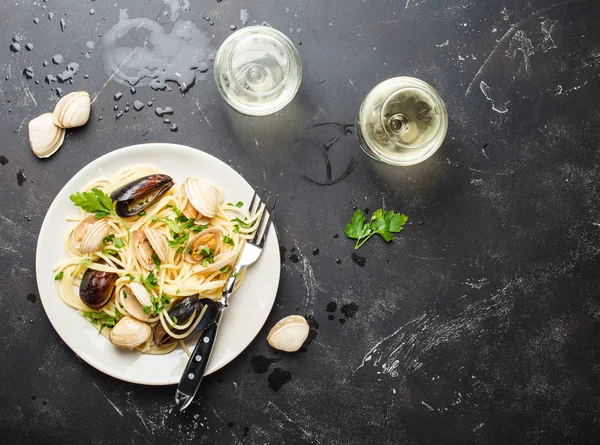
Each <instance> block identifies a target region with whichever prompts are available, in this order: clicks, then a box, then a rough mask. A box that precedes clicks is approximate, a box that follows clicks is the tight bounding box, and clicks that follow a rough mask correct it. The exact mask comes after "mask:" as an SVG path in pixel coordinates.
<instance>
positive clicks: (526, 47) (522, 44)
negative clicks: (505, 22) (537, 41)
mask: <svg viewBox="0 0 600 445" xmlns="http://www.w3.org/2000/svg"><path fill="white" fill-rule="evenodd" d="M517 51H521V53H522V54H523V61H524V62H525V72H529V66H530V65H529V58H530V57H531V56H533V55H534V54H535V51H534V50H533V45H532V44H531V39H530V38H529V37H527V34H526V33H525V31H523V30H519V31H517V32H515V35H513V36H512V39H511V40H510V44H509V47H508V50H506V55H507V57H510V58H511V59H514V58H515V57H516V56H517Z"/></svg>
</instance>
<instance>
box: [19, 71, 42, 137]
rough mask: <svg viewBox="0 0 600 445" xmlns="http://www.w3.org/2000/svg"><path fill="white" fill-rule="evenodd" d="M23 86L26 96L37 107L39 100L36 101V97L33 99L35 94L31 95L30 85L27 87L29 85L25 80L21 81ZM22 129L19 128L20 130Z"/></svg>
mask: <svg viewBox="0 0 600 445" xmlns="http://www.w3.org/2000/svg"><path fill="white" fill-rule="evenodd" d="M21 84H22V85H23V90H25V94H26V95H27V97H29V98H30V99H31V101H32V102H33V103H34V104H35V106H36V107H37V104H38V103H37V100H35V97H33V94H32V93H31V90H30V89H29V85H27V83H25V81H24V80H23V79H21ZM20 129H21V128H20V127H19V130H20Z"/></svg>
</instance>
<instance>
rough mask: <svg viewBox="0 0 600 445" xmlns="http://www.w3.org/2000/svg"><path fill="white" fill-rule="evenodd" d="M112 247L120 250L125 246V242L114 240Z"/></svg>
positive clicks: (118, 239) (119, 239)
mask: <svg viewBox="0 0 600 445" xmlns="http://www.w3.org/2000/svg"><path fill="white" fill-rule="evenodd" d="M113 245H114V246H115V247H116V248H117V249H121V248H123V247H124V246H125V242H124V241H123V240H122V239H121V238H115V240H114V241H113Z"/></svg>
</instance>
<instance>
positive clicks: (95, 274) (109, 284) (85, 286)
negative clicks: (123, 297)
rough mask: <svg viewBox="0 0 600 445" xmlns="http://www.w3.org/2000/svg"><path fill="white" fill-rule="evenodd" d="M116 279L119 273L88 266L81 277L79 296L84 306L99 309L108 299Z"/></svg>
mask: <svg viewBox="0 0 600 445" xmlns="http://www.w3.org/2000/svg"><path fill="white" fill-rule="evenodd" d="M118 279H119V275H118V274H116V273H114V272H102V271H99V270H94V269H89V268H88V270H86V271H85V273H84V274H83V278H82V279H81V285H80V286H79V298H81V301H83V303H84V304H85V305H86V306H88V307H91V308H92V309H100V308H101V307H102V306H104V305H105V304H106V303H107V302H108V300H109V299H110V296H111V295H112V292H113V289H114V288H115V282H116V281H117V280H118Z"/></svg>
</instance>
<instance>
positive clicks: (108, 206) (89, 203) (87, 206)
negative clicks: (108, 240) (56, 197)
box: [69, 188, 114, 219]
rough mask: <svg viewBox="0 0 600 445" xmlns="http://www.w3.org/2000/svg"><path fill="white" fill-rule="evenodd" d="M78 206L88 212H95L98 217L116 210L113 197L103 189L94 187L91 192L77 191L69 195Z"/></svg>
mask: <svg viewBox="0 0 600 445" xmlns="http://www.w3.org/2000/svg"><path fill="white" fill-rule="evenodd" d="M69 199H70V200H71V201H73V204H75V205H76V206H77V207H81V208H82V209H83V210H84V211H86V212H88V213H93V214H94V215H96V218H98V219H100V218H104V217H105V216H106V215H110V214H111V213H113V212H114V209H113V203H112V199H110V197H109V196H108V195H107V194H106V193H104V192H103V191H102V190H100V189H97V188H93V189H92V191H91V192H77V193H74V194H72V195H71V196H69Z"/></svg>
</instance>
